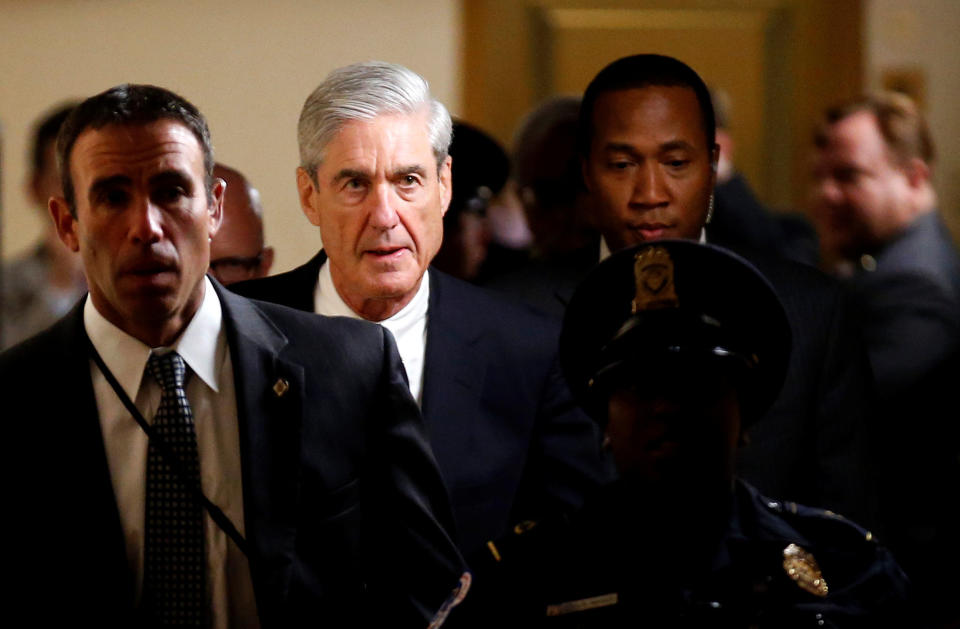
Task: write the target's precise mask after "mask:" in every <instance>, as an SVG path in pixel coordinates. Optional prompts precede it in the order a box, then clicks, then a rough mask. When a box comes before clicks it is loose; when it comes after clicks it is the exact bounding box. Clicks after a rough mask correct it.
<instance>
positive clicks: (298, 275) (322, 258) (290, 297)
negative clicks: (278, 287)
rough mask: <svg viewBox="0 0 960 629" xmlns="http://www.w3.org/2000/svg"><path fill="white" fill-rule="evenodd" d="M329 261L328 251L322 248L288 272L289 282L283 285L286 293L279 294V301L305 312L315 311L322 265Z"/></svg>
mask: <svg viewBox="0 0 960 629" xmlns="http://www.w3.org/2000/svg"><path fill="white" fill-rule="evenodd" d="M326 261H327V253H326V252H325V251H324V250H323V249H321V250H320V252H319V253H317V255H315V256H313V257H312V258H310V260H309V261H308V262H307V263H306V264H303V265H301V266H298V267H297V268H295V269H293V270H292V271H290V272H289V273H288V274H287V279H288V281H289V283H288V284H285V286H283V287H282V290H284V291H285V294H282V295H277V296H276V297H277V303H283V304H289V305H290V306H291V307H292V308H296V309H297V310H303V311H305V312H313V311H314V301H313V294H314V291H315V290H316V288H317V279H318V278H319V276H320V267H322V266H323V263H324V262H326Z"/></svg>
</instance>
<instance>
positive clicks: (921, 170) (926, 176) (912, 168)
mask: <svg viewBox="0 0 960 629" xmlns="http://www.w3.org/2000/svg"><path fill="white" fill-rule="evenodd" d="M904 171H905V172H906V174H907V181H908V182H909V183H910V187H911V188H918V187H920V186H922V185H925V184H927V183H929V182H930V166H928V165H927V163H926V162H925V161H923V160H922V159H920V158H919V157H913V158H911V159H910V161H908V162H907V164H906V166H904Z"/></svg>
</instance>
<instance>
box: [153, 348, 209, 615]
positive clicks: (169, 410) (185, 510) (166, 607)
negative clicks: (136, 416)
mask: <svg viewBox="0 0 960 629" xmlns="http://www.w3.org/2000/svg"><path fill="white" fill-rule="evenodd" d="M147 371H148V372H149V373H150V375H152V376H153V377H154V379H156V381H157V382H158V383H159V384H160V388H161V390H162V391H163V393H162V395H161V397H160V407H159V408H158V409H157V414H156V416H155V417H154V419H153V430H154V432H155V434H156V435H157V437H158V438H159V440H160V441H162V442H163V443H165V444H166V445H167V448H168V450H169V452H168V453H167V454H169V453H172V454H173V455H174V456H175V457H176V460H178V461H179V464H178V465H179V467H180V470H181V473H178V472H177V470H176V469H175V467H173V466H171V465H170V462H169V461H168V460H167V459H166V458H165V457H164V455H163V454H161V452H160V449H159V447H157V445H156V444H155V443H154V442H153V441H151V443H150V445H149V448H148V452H147V487H146V519H145V524H146V530H145V532H144V540H145V541H144V563H145V565H144V603H145V611H146V612H147V614H148V615H149V616H150V617H151V619H152V623H151V624H155V625H156V626H160V627H203V626H204V618H205V616H206V613H205V608H206V588H205V574H206V554H205V552H204V531H203V524H204V523H203V508H202V507H201V506H200V503H199V501H198V500H197V499H196V497H195V495H194V492H196V491H199V489H200V458H199V454H198V452H197V435H196V431H195V430H194V425H193V411H192V410H191V408H190V403H189V402H188V401H187V396H186V391H185V390H184V384H185V382H186V378H187V375H188V374H187V370H186V365H185V364H184V362H183V358H182V357H181V356H180V355H179V354H177V353H176V352H168V353H165V354H156V353H154V354H151V356H150V360H149V361H148V363H147Z"/></svg>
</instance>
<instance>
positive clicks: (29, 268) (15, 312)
mask: <svg viewBox="0 0 960 629" xmlns="http://www.w3.org/2000/svg"><path fill="white" fill-rule="evenodd" d="M73 106H74V104H73V103H70V104H67V105H62V106H60V107H58V108H56V109H55V110H53V111H52V112H51V113H49V114H47V115H46V116H45V117H44V118H42V119H41V120H40V121H39V122H38V123H37V126H36V129H35V130H34V133H33V149H32V155H31V157H32V161H31V164H32V169H31V171H30V176H29V178H28V180H27V186H26V188H27V197H28V198H29V199H30V203H31V204H32V205H33V206H35V207H36V208H37V210H38V211H40V212H42V213H43V217H44V226H45V227H44V230H43V240H42V242H41V243H40V244H39V245H38V246H37V247H36V248H34V249H33V251H31V252H30V253H28V254H27V255H26V256H25V257H22V258H20V259H18V260H14V261H12V262H10V263H9V264H7V265H5V266H4V269H3V294H2V295H0V309H2V312H0V324H2V329H0V348H3V347H10V346H11V345H13V344H15V343H18V342H20V341H22V340H23V339H25V338H27V337H29V336H32V335H33V334H35V333H37V332H39V331H40V330H42V329H44V328H46V327H47V326H49V325H50V324H52V323H53V322H54V321H56V320H57V319H59V318H60V317H61V316H63V315H64V314H65V313H66V312H67V310H69V309H70V307H71V306H73V304H74V303H75V302H76V301H77V300H78V299H79V298H80V297H81V296H82V295H83V293H84V292H85V291H86V289H87V284H86V281H85V280H84V278H83V267H82V265H81V261H80V256H78V255H77V254H76V253H74V252H72V251H70V250H69V249H67V248H66V247H65V246H64V245H63V243H62V242H60V238H58V237H57V230H56V229H55V228H54V226H53V223H51V222H50V219H49V217H48V216H47V201H49V200H50V198H51V197H56V196H60V195H62V194H63V191H62V190H61V188H60V173H59V171H58V170H57V157H56V139H57V132H58V131H59V130H60V125H61V124H63V121H64V120H65V119H66V117H67V115H68V114H69V113H70V110H72V109H73Z"/></svg>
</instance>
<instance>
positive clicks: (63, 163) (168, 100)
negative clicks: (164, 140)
mask: <svg viewBox="0 0 960 629" xmlns="http://www.w3.org/2000/svg"><path fill="white" fill-rule="evenodd" d="M158 120H172V121H174V122H179V123H180V124H182V125H183V126H185V127H187V128H188V129H189V130H190V131H191V132H192V133H193V135H194V136H195V137H196V138H197V142H199V143H200V146H201V148H202V149H203V168H204V175H205V176H204V185H205V188H206V193H207V203H213V164H214V160H213V143H212V142H211V141H210V129H209V127H208V126H207V121H206V120H205V119H204V117H203V114H201V113H200V110H198V109H197V108H196V107H195V106H194V105H193V104H191V103H190V102H189V101H187V99H185V98H183V97H182V96H178V95H177V94H174V93H173V92H171V91H170V90H166V89H163V88H162V87H156V86H153V85H131V84H128V83H125V84H123V85H118V86H116V87H111V88H110V89H108V90H107V91H105V92H101V93H99V94H97V95H96V96H91V97H90V98H88V99H87V100H85V101H83V102H82V103H80V104H79V105H77V106H76V107H75V108H74V109H73V111H72V112H70V115H69V116H67V119H66V120H65V121H64V123H63V126H62V127H61V128H60V134H59V135H58V136H57V164H58V165H59V166H60V177H61V180H62V183H63V196H64V198H65V199H66V201H67V205H68V207H69V208H70V212H71V213H72V214H73V215H74V216H76V214H77V208H76V199H75V192H74V189H73V181H72V179H71V177H70V151H71V150H73V145H74V144H75V143H76V141H77V138H78V137H80V134H81V133H83V132H84V131H86V130H87V129H102V128H104V127H106V126H109V125H146V124H150V123H151V122H156V121H158Z"/></svg>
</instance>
